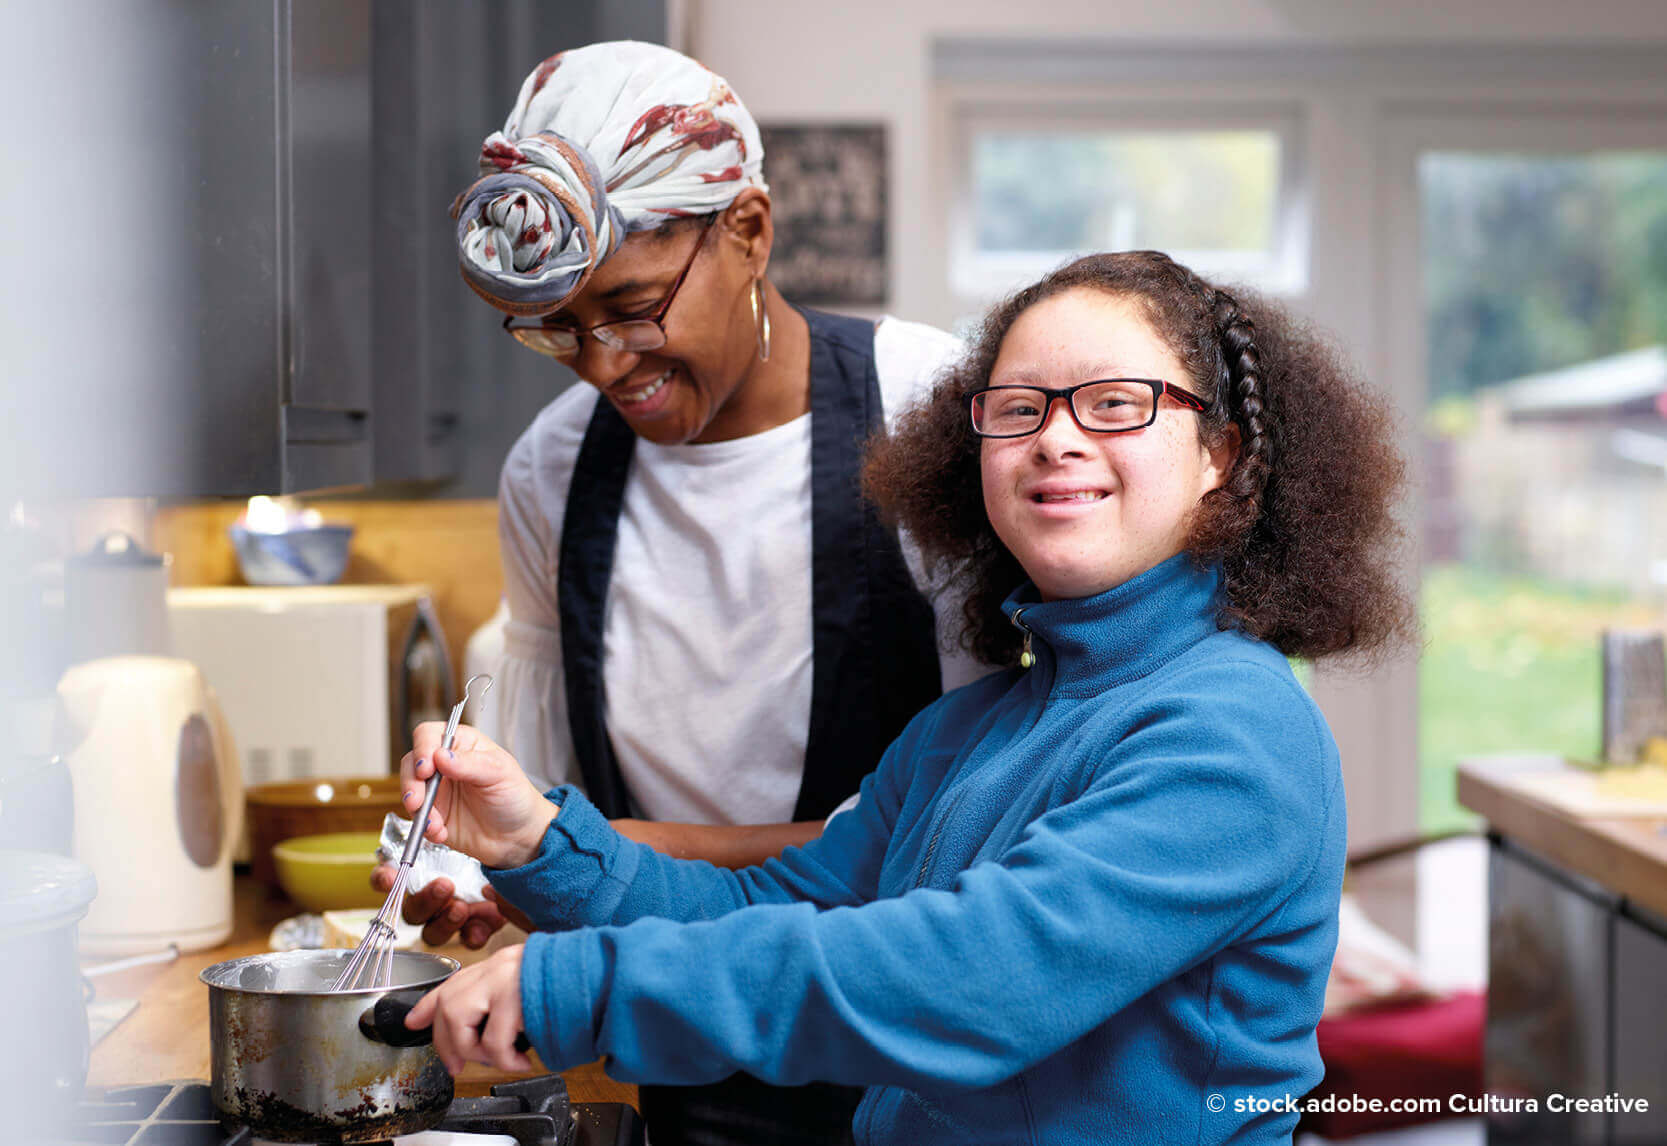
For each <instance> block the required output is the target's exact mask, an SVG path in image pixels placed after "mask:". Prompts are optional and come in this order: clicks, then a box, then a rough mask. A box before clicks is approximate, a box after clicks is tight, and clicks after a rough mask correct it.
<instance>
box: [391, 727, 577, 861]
mask: <svg viewBox="0 0 1667 1146" xmlns="http://www.w3.org/2000/svg"><path fill="white" fill-rule="evenodd" d="M445 731H446V726H445V725H444V724H443V723H441V722H440V721H437V720H436V721H429V722H427V723H424V724H419V725H417V727H416V730H415V731H414V732H413V733H412V734H411V741H412V748H411V751H410V752H407V753H406V754H405V756H404V758H403V759H401V760H400V762H399V778H400V784H401V786H402V788H403V789H404V799H405V809H406V812H407V813H408V814H410V815H412V816H415V815H416V814H417V813H418V812H419V811H421V810H422V802H423V787H424V784H425V782H426V781H427V780H428V778H429V777H430V776H432V775H433V774H434V768H435V764H436V762H438V764H439V769H440V776H441V780H440V791H439V793H438V794H437V795H436V796H435V798H434V810H433V811H432V812H431V813H430V814H429V817H428V833H427V835H428V838H429V839H430V840H433V841H434V842H435V843H437V844H446V845H448V846H449V847H453V848H456V849H457V850H458V851H461V852H467V853H468V854H469V855H472V856H474V857H475V858H476V859H478V860H479V861H480V862H481V863H483V864H485V865H486V866H487V867H500V868H502V867H519V866H521V865H522V864H524V863H526V862H527V861H528V860H530V859H532V858H533V856H535V855H537V854H538V847H539V844H540V842H541V841H542V840H543V839H544V832H545V830H546V829H548V828H549V826H550V821H551V820H554V819H555V818H556V812H557V808H556V806H555V805H554V804H552V803H550V801H548V800H546V799H545V798H544V796H543V794H542V793H540V792H539V790H538V789H537V788H535V787H534V786H533V783H532V781H531V780H529V779H527V776H526V773H524V772H522V771H521V766H520V765H519V764H517V763H516V762H515V758H514V757H513V756H511V755H510V754H509V753H508V752H505V751H504V750H503V749H502V748H500V747H498V746H497V745H496V744H494V743H492V741H491V740H489V739H487V738H486V737H485V736H483V735H481V734H480V733H479V732H478V731H476V730H475V729H473V728H471V727H469V726H468V725H467V724H460V725H458V726H457V739H456V740H455V741H453V743H452V751H451V752H446V751H445V750H444V749H442V748H441V747H440V741H441V739H442V737H443V736H444V735H445ZM436 758H438V761H436Z"/></svg>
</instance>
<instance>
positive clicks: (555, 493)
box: [487, 318, 988, 824]
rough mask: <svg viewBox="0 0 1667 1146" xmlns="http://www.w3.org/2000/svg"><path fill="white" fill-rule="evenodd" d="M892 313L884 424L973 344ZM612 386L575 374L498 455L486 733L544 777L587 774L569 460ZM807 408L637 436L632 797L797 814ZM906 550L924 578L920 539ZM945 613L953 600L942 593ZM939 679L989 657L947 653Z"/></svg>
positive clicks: (612, 620) (618, 561) (676, 811)
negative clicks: (493, 673)
mask: <svg viewBox="0 0 1667 1146" xmlns="http://www.w3.org/2000/svg"><path fill="white" fill-rule="evenodd" d="M961 349H962V348H961V345H960V343H959V342H958V341H957V340H956V339H955V338H953V337H952V336H950V335H948V334H945V333H943V332H942V331H939V330H936V329H933V328H932V327H928V326H922V325H919V324H918V323H910V322H903V321H900V320H898V319H894V318H886V319H883V320H881V322H880V323H879V325H878V326H877V328H876V331H875V340H874V354H875V369H876V373H877V374H878V376H879V382H880V392H881V401H882V402H883V404H884V406H885V417H886V421H887V424H888V425H889V424H890V423H891V421H892V420H893V419H894V418H895V416H896V414H897V412H898V411H900V410H901V409H903V408H904V407H905V406H907V405H908V404H909V403H911V402H912V401H914V400H915V399H916V398H917V397H920V396H922V395H923V394H925V392H926V391H927V390H928V389H929V388H930V385H931V382H932V379H933V377H934V376H935V375H936V374H937V373H938V371H939V369H940V368H941V367H942V366H944V365H946V364H947V363H948V362H950V361H952V360H954V359H955V358H956V357H957V356H958V355H959V354H960V351H961ZM600 400H601V398H600V395H599V394H598V393H597V391H596V390H595V389H593V388H591V387H589V386H582V385H580V386H574V387H572V388H571V389H569V390H567V391H566V392H564V393H563V394H562V395H561V396H560V397H558V398H557V399H556V400H555V401H553V402H551V403H550V405H548V406H547V407H545V408H544V410H543V411H541V412H540V414H539V415H538V417H537V419H535V420H534V422H533V424H532V426H530V427H529V428H528V429H527V431H526V433H524V434H523V435H522V436H521V438H520V440H519V441H517V442H516V444H515V446H514V448H513V449H512V450H511V451H510V454H509V458H508V460H507V461H506V462H505V463H504V471H503V478H502V481H501V483H500V486H499V494H498V502H499V532H500V535H501V538H502V543H503V557H504V582H505V590H506V596H507V597H508V601H509V610H510V620H509V623H508V625H507V627H506V629H505V634H504V664H503V671H502V674H501V676H500V679H499V680H498V682H497V685H496V687H494V689H493V694H494V698H495V699H496V700H497V701H498V703H497V705H496V711H495V712H492V713H491V727H490V728H488V729H487V732H488V735H493V736H494V738H495V739H497V740H498V741H499V742H500V743H502V744H503V745H504V746H505V747H506V748H508V749H509V750H510V751H511V752H512V753H513V754H514V755H515V757H516V759H517V760H519V761H520V762H521V765H522V767H524V768H525V769H526V770H527V773H528V774H529V775H530V776H531V777H532V778H533V780H534V782H536V783H537V784H539V785H540V787H545V788H547V787H551V786H554V785H556V784H562V783H574V784H578V785H580V786H581V787H582V786H583V783H584V780H583V777H582V776H581V775H580V771H579V767H578V762H577V759H576V757H575V753H574V748H573V739H572V734H571V732H570V730H569V726H568V720H567V695H566V692H565V687H564V684H563V679H562V664H561V636H560V626H561V621H560V615H559V613H558V610H557V604H556V562H557V556H558V553H559V550H560V543H561V530H562V515H563V510H564V507H565V505H566V500H567V491H568V485H569V483H570V481H571V478H572V473H573V465H574V462H575V460H576V459H577V457H578V453H579V446H580V443H581V442H583V440H584V434H585V428H586V426H587V425H588V424H589V422H590V417H591V413H592V411H593V410H594V408H595V404H596V402H598V401H600ZM810 508H811V493H810V416H809V415H805V416H802V417H799V418H796V419H794V420H793V421H791V422H788V423H786V424H785V425H781V426H776V427H774V428H773V429H770V430H766V431H764V432H763V433H761V434H754V435H752V436H750V437H745V438H737V439H734V440H732V441H726V442H712V443H708V444H704V445H676V446H661V445H656V444H654V443H652V442H648V441H644V440H642V439H638V440H637V443H636V448H635V451H634V454H633V457H632V462H631V469H630V472H629V475H628V476H627V478H626V483H625V495H624V501H623V504H622V506H621V510H620V519H619V538H618V542H617V548H616V550H615V555H614V566H613V575H612V580H611V582H610V583H609V587H608V597H607V603H606V606H605V611H604V615H603V624H602V666H603V667H602V672H603V692H604V700H605V704H606V706H607V711H606V719H607V726H608V732H609V736H610V738H611V740H612V743H613V747H614V752H615V755H616V757H617V759H618V761H619V767H620V771H621V773H622V775H623V776H624V779H625V783H626V787H627V788H629V789H630V792H631V794H632V797H633V802H634V803H635V805H636V807H635V809H634V811H635V812H636V813H637V814H639V815H642V816H646V817H648V818H650V819H656V820H678V821H688V822H694V823H710V824H750V823H773V822H778V821H783V820H789V819H791V818H792V816H793V809H794V805H795V803H796V802H797V800H798V794H799V782H800V776H801V773H802V771H803V768H804V752H805V743H806V738H807V734H808V731H809V725H810V696H811V675H812V639H811V607H812V606H811V577H810V562H811V524H810ZM902 542H903V551H904V556H905V560H906V561H907V562H908V564H909V568H910V570H911V571H912V572H913V573H914V575H915V581H916V583H917V584H923V583H924V582H923V578H922V573H921V564H920V559H919V554H918V551H917V550H916V548H915V547H914V546H913V545H912V544H911V543H910V541H909V539H908V538H907V536H905V537H904V538H903V539H902ZM936 607H937V609H938V612H939V629H940V632H941V631H942V630H943V627H944V625H943V622H944V620H945V619H946V618H948V619H953V618H949V614H951V613H954V612H956V611H958V603H956V602H952V601H948V600H944V599H940V600H939V601H938V602H937V603H936ZM940 658H941V661H942V670H943V681H944V687H945V689H949V688H954V687H956V686H958V685H961V684H964V683H966V682H968V681H970V680H972V679H974V678H976V677H977V676H979V675H982V673H984V672H986V671H988V670H987V668H985V667H984V666H980V665H979V664H978V663H977V662H976V661H974V660H973V659H972V658H971V657H970V656H968V655H967V654H966V653H964V652H961V651H960V650H959V649H956V650H954V651H953V652H941V653H940Z"/></svg>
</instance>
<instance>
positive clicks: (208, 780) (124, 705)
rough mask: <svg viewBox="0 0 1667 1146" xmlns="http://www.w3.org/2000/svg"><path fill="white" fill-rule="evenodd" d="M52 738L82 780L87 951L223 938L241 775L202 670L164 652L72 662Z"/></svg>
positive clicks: (78, 826)
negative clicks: (89, 886)
mask: <svg viewBox="0 0 1667 1146" xmlns="http://www.w3.org/2000/svg"><path fill="white" fill-rule="evenodd" d="M54 735H55V739H56V741H57V745H58V751H59V752H60V753H61V755H62V756H63V758H64V760H65V761H66V762H67V763H68V764H69V769H70V775H71V778H72V780H73V782H74V785H75V857H76V858H77V859H79V860H80V861H81V862H82V863H84V864H86V865H87V866H88V867H90V868H91V869H92V870H93V873H94V875H95V876H97V878H98V886H99V894H98V898H96V899H95V900H93V903H92V907H91V908H90V909H89V910H88V912H87V917H86V919H85V920H83V921H82V923H81V933H80V935H81V950H82V951H84V952H87V953H89V954H96V955H130V954H140V953H143V952H147V951H158V950H162V949H164V948H166V947H167V946H168V945H169V944H170V943H177V944H179V946H180V948H181V949H182V950H186V951H193V950H198V949H200V948H204V947H212V946H215V945H216V944H218V943H221V942H223V941H224V940H225V939H226V937H227V936H228V935H230V934H231V929H232V868H231V864H232V854H231V853H232V847H233V845H234V844H235V843H236V841H237V838H238V835H239V833H240V832H241V831H242V827H243V784H242V778H241V771H240V769H239V767H238V762H237V753H236V751H235V749H234V747H233V745H232V740H231V734H230V732H229V731H228V730H227V729H226V726H225V720H224V718H223V717H222V716H221V714H220V707H219V705H218V704H217V703H216V702H215V699H214V694H213V692H212V691H211V690H210V689H209V688H208V686H207V685H206V684H205V683H204V681H203V677H202V674H201V673H200V672H198V671H197V667H196V666H195V665H193V664H192V663H191V662H189V661H184V660H179V659H177V658H174V657H156V656H118V657H104V658H101V659H99V660H94V661H88V662H87V663H85V664H79V665H75V666H73V667H71V668H70V669H69V671H68V672H66V673H65V674H64V675H63V678H62V679H61V680H60V681H59V682H58V711H57V721H56V727H55V730H54Z"/></svg>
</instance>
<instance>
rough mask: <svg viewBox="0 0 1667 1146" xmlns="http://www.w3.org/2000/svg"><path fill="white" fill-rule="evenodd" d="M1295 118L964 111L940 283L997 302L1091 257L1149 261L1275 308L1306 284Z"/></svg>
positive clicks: (1066, 109)
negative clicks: (1159, 258) (1171, 262)
mask: <svg viewBox="0 0 1667 1146" xmlns="http://www.w3.org/2000/svg"><path fill="white" fill-rule="evenodd" d="M1297 122H1298V117H1297V115H1296V113H1295V112H1286V113H1279V112H1269V113H1266V114H1263V115H1250V116H1247V115H1246V114H1245V113H1244V112H1243V111H1242V110H1235V111H1225V110H1224V111H1223V112H1222V113H1221V114H1219V115H1216V114H1213V113H1211V112H1210V111H1208V110H1207V109H1205V110H1200V109H1194V110H1192V111H1189V112H1187V113H1186V114H1185V115H1183V116H1177V115H1174V114H1166V115H1164V116H1162V117H1161V118H1160V117H1144V116H1140V115H1138V114H1137V115H1130V114H1128V113H1127V112H1121V113H1119V114H1118V115H1117V116H1116V117H1115V119H1113V118H1111V117H1106V116H1101V115H1094V114H1087V115H1085V114H1084V113H1083V112H1082V111H1081V110H1080V109H1079V108H1074V107H1071V106H1064V107H1058V108H1034V109H1031V110H1030V111H1028V112H1026V113H1023V114H1019V115H1015V114H1012V113H1010V112H1005V113H999V114H998V113H994V112H989V113H981V112H979V111H977V110H973V109H968V110H967V111H966V112H965V114H964V115H963V118H962V133H961V141H960V142H961V154H962V170H963V173H964V178H962V179H961V180H960V181H959V186H960V187H962V188H963V201H962V204H961V210H960V213H959V218H958V220H957V225H956V226H955V228H954V231H955V234H954V236H953V239H952V243H953V248H954V249H953V254H952V280H953V284H954V288H955V291H956V293H957V294H958V295H960V296H962V297H964V298H965V299H967V300H969V301H980V302H981V301H984V300H987V299H990V298H993V297H996V296H999V295H1001V294H1003V293H1005V292H1007V291H1009V290H1012V289H1014V288H1015V287H1017V286H1020V285H1022V284H1024V283H1026V282H1029V281H1032V280H1034V279H1036V278H1038V277H1040V276H1041V275H1043V274H1045V273H1046V272H1047V271H1048V270H1050V269H1051V268H1053V267H1055V266H1057V265H1059V264H1060V263H1062V262H1064V261H1066V260H1068V259H1070V258H1073V257H1075V256H1077V255H1080V254H1086V253H1089V252H1092V251H1107V250H1132V249H1145V248H1153V249H1157V250H1163V251H1167V252H1169V253H1170V254H1171V255H1173V256H1174V257H1175V258H1176V259H1178V260H1180V261H1181V262H1184V263H1186V264H1188V265H1189V266H1192V267H1193V268H1194V269H1196V270H1198V271H1199V272H1200V273H1202V274H1205V275H1209V276H1213V277H1218V278H1225V279H1229V280H1233V281H1240V282H1250V283H1252V284H1253V285H1256V286H1259V287H1262V288H1263V289H1266V290H1269V291H1272V292H1274V293H1279V294H1294V293H1299V292H1300V291H1301V290H1302V289H1303V288H1304V286H1305V282H1306V277H1307V276H1306V249H1305V248H1306V242H1305V228H1304V227H1303V226H1302V225H1301V217H1300V210H1299V198H1300V197H1299V193H1298V192H1299V179H1298V171H1299V164H1298V157H1299V156H1298V153H1299V147H1298V134H1299V133H1298V131H1297Z"/></svg>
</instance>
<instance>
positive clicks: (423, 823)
mask: <svg viewBox="0 0 1667 1146" xmlns="http://www.w3.org/2000/svg"><path fill="white" fill-rule="evenodd" d="M439 794H440V769H439V768H435V769H434V775H432V776H430V777H429V778H428V784H427V786H425V787H424V788H423V806H422V810H421V811H419V812H418V813H417V817H416V819H414V820H412V821H411V834H410V835H409V836H407V837H406V840H405V851H404V853H403V854H402V855H401V856H400V857H399V862H400V863H402V864H405V865H407V866H409V865H410V864H413V863H415V862H416V860H417V852H418V851H420V850H421V849H422V846H423V833H425V832H427V831H428V814H429V813H430V812H432V811H433V810H434V797H435V796H437V795H439Z"/></svg>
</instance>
